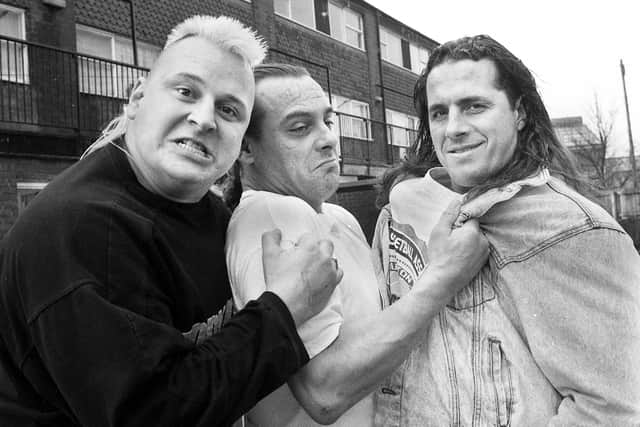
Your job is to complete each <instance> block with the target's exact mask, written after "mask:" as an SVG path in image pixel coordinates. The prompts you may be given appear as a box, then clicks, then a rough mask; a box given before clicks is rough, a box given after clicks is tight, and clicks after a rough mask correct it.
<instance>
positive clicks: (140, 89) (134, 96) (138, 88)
mask: <svg viewBox="0 0 640 427" xmlns="http://www.w3.org/2000/svg"><path fill="white" fill-rule="evenodd" d="M144 84H145V78H144V77H140V78H139V79H138V81H137V82H136V84H135V85H134V86H133V89H131V95H130V96H129V103H128V104H127V105H126V107H125V113H126V115H127V118H128V119H129V120H134V119H135V118H136V114H137V112H138V109H139V108H140V101H141V100H142V98H143V97H144Z"/></svg>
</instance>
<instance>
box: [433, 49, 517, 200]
mask: <svg viewBox="0 0 640 427" xmlns="http://www.w3.org/2000/svg"><path fill="white" fill-rule="evenodd" d="M496 77H497V69H496V66H495V64H494V63H493V61H491V60H489V59H481V60H479V61H474V60H470V59H463V60H457V61H456V60H451V61H447V62H444V63H442V64H440V65H437V66H435V67H434V68H433V70H431V72H430V73H429V75H428V77H427V84H426V90H427V100H428V106H427V116H428V118H429V130H430V133H431V139H432V141H433V146H434V149H435V151H436V155H437V156H438V160H439V161H440V163H442V165H443V166H444V167H445V168H446V169H447V172H448V173H449V176H450V177H451V181H452V187H453V189H454V190H456V191H459V192H464V191H466V190H468V189H470V188H471V187H474V186H476V185H479V184H482V183H484V182H485V181H486V180H487V179H489V178H491V177H492V176H494V175H495V174H496V173H498V172H499V171H500V170H501V169H502V168H503V167H504V166H505V165H506V164H507V162H509V161H510V160H511V158H512V157H513V155H514V152H515V149H516V145H517V141H518V130H520V129H522V128H523V127H524V119H525V117H524V112H523V110H522V109H521V108H520V107H519V104H520V103H519V102H516V105H514V106H512V105H511V103H510V102H509V99H508V98H507V94H506V92H505V91H504V90H501V89H498V88H497V87H496V84H495V82H496Z"/></svg>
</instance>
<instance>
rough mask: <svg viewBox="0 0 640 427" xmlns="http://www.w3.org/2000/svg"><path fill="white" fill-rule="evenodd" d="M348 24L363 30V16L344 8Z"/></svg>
mask: <svg viewBox="0 0 640 427" xmlns="http://www.w3.org/2000/svg"><path fill="white" fill-rule="evenodd" d="M344 15H345V21H346V25H348V26H350V27H352V28H355V29H358V30H360V31H362V17H361V16H360V14H358V13H355V12H353V11H351V10H349V9H344Z"/></svg>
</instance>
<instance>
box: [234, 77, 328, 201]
mask: <svg viewBox="0 0 640 427" xmlns="http://www.w3.org/2000/svg"><path fill="white" fill-rule="evenodd" d="M256 108H257V109H258V110H259V111H261V116H260V126H259V131H258V133H259V136H258V137H255V139H254V138H252V137H248V138H247V141H248V142H249V148H250V151H251V157H252V161H253V163H252V164H251V165H249V167H250V168H252V171H253V173H254V174H255V177H256V178H257V181H258V182H259V185H260V187H262V188H261V189H263V190H267V191H272V192H275V193H279V194H285V195H290V196H297V197H300V198H301V199H303V200H305V201H307V203H309V204H310V205H311V206H312V207H314V208H315V209H316V210H319V208H320V205H321V204H322V203H323V202H324V201H326V200H327V199H328V198H329V197H331V195H332V194H333V193H335V191H336V190H337V188H338V184H339V178H340V165H339V163H338V156H337V152H336V145H337V144H338V137H337V136H336V135H335V134H334V133H333V132H332V130H331V127H332V125H333V120H334V118H333V116H334V114H333V110H332V108H331V104H330V103H329V99H328V98H327V96H326V95H325V94H324V92H323V91H322V88H321V87H320V85H319V84H318V83H316V81H315V80H313V79H312V78H311V77H308V76H303V77H271V78H266V79H264V80H261V81H259V82H258V84H257V86H256ZM243 155H244V153H243Z"/></svg>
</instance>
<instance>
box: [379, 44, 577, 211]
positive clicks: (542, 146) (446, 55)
mask: <svg viewBox="0 0 640 427" xmlns="http://www.w3.org/2000/svg"><path fill="white" fill-rule="evenodd" d="M465 59H470V60H472V61H479V60H481V59H488V60H490V61H492V62H493V64H494V65H495V67H496V71H497V75H496V81H495V82H494V84H495V86H496V88H498V89H500V90H503V91H504V92H505V94H506V96H507V99H508V100H509V103H510V105H511V107H512V108H515V106H516V103H517V102H518V101H519V102H520V107H521V108H523V109H524V112H525V117H526V119H525V122H524V127H523V128H522V129H521V130H520V131H519V132H518V141H517V145H516V150H515V152H514V155H513V157H512V158H511V160H510V161H509V162H508V163H507V164H506V165H505V167H504V168H503V169H502V170H501V171H500V172H499V173H498V174H496V175H494V176H492V177H491V178H489V180H487V182H485V183H483V184H481V185H479V186H477V187H474V188H473V189H472V190H471V191H470V193H469V194H468V198H472V197H475V196H476V195H478V194H480V193H482V192H484V191H486V190H488V189H490V188H494V187H499V186H502V185H505V184H507V183H509V182H513V181H517V180H519V179H524V178H526V177H528V176H531V175H533V174H535V173H537V172H538V171H540V170H541V169H543V168H548V169H549V170H550V172H551V174H555V175H558V176H562V177H563V178H564V179H565V181H567V182H568V183H569V184H571V185H573V186H577V185H578V184H580V183H581V182H582V179H581V178H580V174H579V173H578V171H577V169H576V166H575V160H574V158H573V155H572V154H571V153H570V152H569V151H568V150H567V148H566V147H564V146H563V145H562V144H561V143H560V141H559V140H558V138H557V136H556V134H555V132H554V130H553V126H552V124H551V119H550V118H549V113H548V112H547V109H546V108H545V106H544V103H543V102H542V98H541V97H540V94H539V93H538V89H537V86H536V82H535V79H534V77H533V75H532V74H531V71H529V69H528V68H527V67H526V66H525V65H524V64H523V63H522V61H520V59H518V58H517V57H516V56H515V55H514V54H513V53H511V52H510V51H509V50H508V49H507V48H505V47H504V46H503V45H501V44H500V43H498V42H497V41H496V40H494V39H493V38H491V37H489V36H487V35H477V36H473V37H463V38H460V39H457V40H453V41H450V42H447V43H445V44H443V45H440V46H438V47H437V48H436V49H434V51H433V52H432V54H431V56H430V57H429V60H428V62H427V66H426V67H425V69H424V70H423V71H422V73H421V74H420V77H419V78H418V81H417V82H416V85H415V88H414V94H413V100H414V106H415V109H416V112H417V114H418V117H419V127H418V135H417V138H416V140H415V141H414V143H413V144H412V146H411V147H410V148H409V150H408V151H407V155H406V157H405V159H404V161H403V162H402V164H401V165H400V166H398V167H396V168H394V169H390V170H388V171H387V172H386V173H385V178H384V179H383V188H382V190H381V194H380V196H379V200H378V204H383V203H386V201H387V200H388V193H389V191H390V190H391V187H392V186H393V184H394V183H397V182H398V181H399V180H402V179H403V178H404V177H411V176H423V175H424V174H425V173H426V171H427V170H428V169H429V168H431V167H433V166H436V165H438V164H439V163H438V159H437V157H436V153H435V150H434V147H433V141H432V139H431V134H430V132H429V116H428V111H427V107H428V100H427V90H426V87H427V78H428V77H429V73H431V71H432V70H433V69H434V68H435V67H437V66H438V65H440V64H443V63H445V62H449V61H460V60H465ZM398 178H399V179H398Z"/></svg>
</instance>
